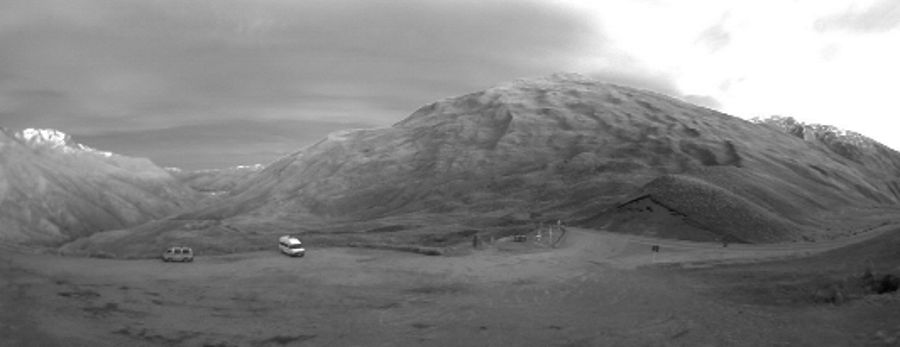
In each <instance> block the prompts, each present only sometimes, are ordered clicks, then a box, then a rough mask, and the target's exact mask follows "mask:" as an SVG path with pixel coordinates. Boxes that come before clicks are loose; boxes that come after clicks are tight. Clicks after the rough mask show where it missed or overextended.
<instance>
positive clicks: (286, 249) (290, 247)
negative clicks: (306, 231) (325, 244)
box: [278, 236, 306, 257]
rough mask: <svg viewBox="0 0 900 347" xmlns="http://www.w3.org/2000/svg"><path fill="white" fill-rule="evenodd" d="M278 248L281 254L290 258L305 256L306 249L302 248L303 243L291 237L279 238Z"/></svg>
mask: <svg viewBox="0 0 900 347" xmlns="http://www.w3.org/2000/svg"><path fill="white" fill-rule="evenodd" d="M278 248H279V249H281V253H284V254H287V255H289V256H292V257H302V256H304V255H305V254H306V249H304V248H303V242H300V240H298V239H297V238H296V237H293V236H282V237H281V238H279V239H278Z"/></svg>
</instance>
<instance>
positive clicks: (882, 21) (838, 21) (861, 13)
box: [814, 0, 900, 33]
mask: <svg viewBox="0 0 900 347" xmlns="http://www.w3.org/2000/svg"><path fill="white" fill-rule="evenodd" d="M898 26H900V2H897V1H895V0H881V1H879V2H876V3H875V4H873V5H871V6H870V7H868V8H866V9H863V10H860V9H858V8H857V7H856V6H853V7H850V8H848V9H847V10H846V11H845V12H843V13H838V14H833V15H830V16H827V17H824V18H821V19H819V20H817V21H816V22H815V25H814V27H815V29H816V30H817V31H819V32H824V31H830V30H845V31H849V32H855V33H881V32H885V31H889V30H892V29H894V28H896V27H898Z"/></svg>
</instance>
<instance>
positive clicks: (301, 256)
mask: <svg viewBox="0 0 900 347" xmlns="http://www.w3.org/2000/svg"><path fill="white" fill-rule="evenodd" d="M304 255H306V253H300V254H298V255H297V256H298V257H300V258H303V256H304Z"/></svg>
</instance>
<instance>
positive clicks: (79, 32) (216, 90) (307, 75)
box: [0, 0, 590, 128]
mask: <svg viewBox="0 0 900 347" xmlns="http://www.w3.org/2000/svg"><path fill="white" fill-rule="evenodd" d="M12 3H15V4H17V5H18V6H16V8H17V9H18V11H19V12H20V13H19V14H20V15H21V17H22V18H25V19H26V20H19V21H18V23H19V24H18V27H17V28H16V30H4V31H3V32H2V33H0V35H2V36H0V37H2V39H3V42H4V49H3V50H2V52H0V67H2V69H8V70H10V71H16V72H17V73H20V74H22V75H24V77H25V78H26V79H28V80H29V81H30V82H29V83H30V84H31V85H29V88H35V89H50V88H55V89H56V90H57V91H59V92H60V93H62V94H63V96H64V97H65V98H67V99H69V100H70V102H69V104H70V105H71V106H74V107H73V109H74V110H75V111H74V112H73V113H72V114H70V115H69V116H68V117H69V118H81V117H83V118H94V119H109V118H119V119H131V121H130V122H129V124H133V125H134V126H136V127H146V128H159V127H162V126H163V125H169V126H171V125H172V124H190V123H192V122H194V121H195V120H197V119H198V118H207V119H235V118H246V117H263V118H277V119H316V120H318V119H321V118H323V117H328V118H329V120H332V121H345V122H348V121H358V120H361V119H367V120H368V119H375V120H377V122H380V123H385V124H388V123H391V122H392V121H395V120H396V119H399V118H402V117H404V116H405V115H406V114H407V113H409V112H412V111H413V110H415V109H416V108H418V107H419V106H420V105H421V104H424V103H427V102H430V101H433V99H436V98H443V97H446V96H449V95H454V94H458V93H465V92H469V91H471V90H476V89H480V88H484V87H487V86H489V85H491V84H494V83H496V82H500V81H504V80H508V79H514V78H519V77H523V76H532V75H543V74H549V73H552V72H555V71H556V70H558V69H560V66H564V65H565V64H566V62H567V61H568V60H569V59H570V56H571V55H575V54H577V50H578V48H579V47H580V45H582V44H583V40H584V38H585V36H586V35H588V33H589V32H590V29H589V27H588V25H587V19H586V18H581V17H579V16H578V14H576V13H571V12H566V11H563V10H560V9H557V8H555V7H551V6H548V5H546V4H540V3H532V2H521V1H471V2H470V1H466V2H442V1H438V2H422V1H413V0H408V1H400V0H394V1H381V2H377V3H374V2H371V1H303V2H281V1H228V0H223V1H211V2H201V1H185V2H167V1H154V0H148V1H128V0H122V1H104V0H96V1H89V0H72V1H71V2H66V4H67V5H66V6H63V7H62V8H51V6H43V5H46V3H45V2H43V1H36V2H35V3H36V4H35V5H29V3H30V2H29V1H19V2H15V1H13V2H12ZM28 19H30V20H28ZM49 19H53V20H49ZM0 83H4V86H3V89H0V90H9V89H10V88H11V87H10V85H9V84H10V83H11V82H8V81H0ZM13 87H15V86H13ZM6 97H7V98H16V96H15V95H10V94H7V95H6ZM323 110H325V111H327V112H321V111H323ZM367 110H369V111H368V112H367ZM46 111H47V110H42V109H39V108H35V109H28V108H23V109H19V110H17V112H19V113H21V114H23V116H31V115H36V114H38V113H39V112H46ZM325 113H327V114H325ZM60 118H62V117H60ZM62 123H67V121H66V120H62ZM68 123H76V122H74V121H73V122H68Z"/></svg>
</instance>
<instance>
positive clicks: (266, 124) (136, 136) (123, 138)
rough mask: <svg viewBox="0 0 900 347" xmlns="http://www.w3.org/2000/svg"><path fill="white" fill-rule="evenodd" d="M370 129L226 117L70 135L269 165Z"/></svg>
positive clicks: (208, 159)
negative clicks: (334, 137) (341, 134)
mask: <svg viewBox="0 0 900 347" xmlns="http://www.w3.org/2000/svg"><path fill="white" fill-rule="evenodd" d="M371 127H372V126H371V124H364V123H358V124H347V123H331V122H327V121H292V120H278V121H258V120H253V121H251V120H227V121H215V122H209V123H205V124H196V125H191V126H182V127H174V128H168V129H156V130H144V131H113V132H105V133H89V134H81V133H72V134H70V135H72V137H73V139H74V140H75V141H76V142H78V143H81V144H84V145H86V146H89V147H93V148H96V149H99V150H104V151H110V152H113V153H117V154H122V155H127V156H131V157H141V158H149V159H151V160H153V162H154V163H156V164H157V165H160V166H164V167H178V168H182V169H186V170H194V169H208V168H227V167H234V166H238V165H249V164H268V163H271V162H273V161H275V160H276V159H278V158H280V157H282V156H284V155H286V154H289V153H293V152H295V151H297V150H299V149H300V148H303V147H305V146H308V145H311V144H313V143H315V142H316V141H318V140H320V139H322V138H324V137H325V136H326V135H328V134H329V133H331V132H334V131H338V130H342V129H347V128H371Z"/></svg>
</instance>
